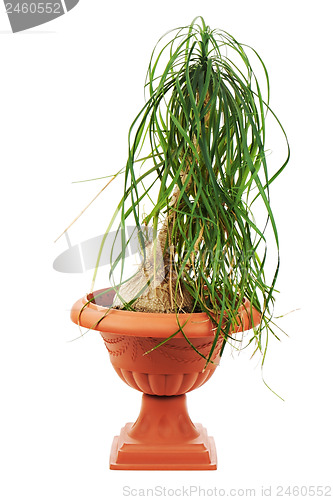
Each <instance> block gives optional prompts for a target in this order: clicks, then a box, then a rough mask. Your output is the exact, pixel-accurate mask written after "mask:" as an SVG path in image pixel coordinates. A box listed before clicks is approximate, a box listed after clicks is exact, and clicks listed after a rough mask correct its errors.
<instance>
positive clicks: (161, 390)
mask: <svg viewBox="0 0 333 500" xmlns="http://www.w3.org/2000/svg"><path fill="white" fill-rule="evenodd" d="M106 290H107V289H105V290H98V291H97V292H94V293H93V294H89V295H88V296H85V297H83V298H82V299H80V300H78V301H77V302H76V303H75V304H74V306H73V308H72V311H71V319H72V321H74V323H78V324H80V325H81V326H83V327H85V328H91V329H95V330H98V331H99V332H100V333H101V335H102V338H103V340H104V343H105V346H106V348H107V350H108V352H109V356H110V360H111V363H112V365H113V367H114V369H115V370H116V372H117V374H118V375H119V377H120V378H121V379H122V380H123V381H124V382H125V383H126V384H128V385H129V386H130V387H133V388H134V389H137V390H138V391H141V392H143V397H142V406H141V411H140V415H139V417H138V419H137V420H136V422H135V423H128V424H126V425H125V427H123V428H122V429H121V431H120V435H119V436H116V437H115V438H114V441H113V444H112V448H111V455H110V469H130V470H212V469H216V467H217V461H216V451H215V444H214V440H213V438H212V437H208V436H207V432H206V429H205V428H204V427H202V425H201V424H193V423H192V421H191V419H190V417H189V415H188V412H187V407H186V393H187V392H189V391H192V390H194V389H196V388H197V387H200V386H201V385H203V384H204V383H205V382H207V380H209V379H210V377H211V376H212V375H213V373H214V371H215V369H216V366H217V364H218V361H219V359H220V357H219V351H220V348H221V344H222V337H221V338H220V339H219V340H218V342H217V344H216V346H215V348H214V353H213V356H212V361H213V363H209V364H208V366H207V367H206V369H205V370H204V368H205V364H206V360H205V358H204V357H202V356H200V355H199V354H198V353H197V352H195V350H194V349H193V348H192V347H191V346H190V345H189V344H188V342H187V341H186V339H185V338H184V336H183V334H182V333H181V332H178V333H177V334H176V335H175V336H174V337H173V338H172V339H170V340H168V341H167V342H165V344H163V345H162V346H159V347H157V348H156V349H153V348H154V347H155V346H156V345H158V344H159V343H160V342H161V341H163V339H167V338H168V337H169V336H170V335H172V334H174V333H175V332H176V331H177V330H179V325H181V326H182V330H183V332H184V333H185V335H186V336H187V337H188V338H189V339H190V341H191V343H192V344H193V345H194V346H195V347H196V349H197V350H198V351H199V352H200V353H201V354H203V356H208V354H209V352H210V350H211V347H212V344H213V340H214V331H213V325H212V322H211V320H210V319H209V317H208V316H207V315H206V313H192V314H180V315H178V316H177V315H176V314H158V313H157V314H154V313H142V312H133V311H123V310H119V309H108V307H109V306H110V304H112V301H113V297H114V292H113V291H108V292H107V293H104V292H105V291H106ZM102 292H103V294H102V295H99V294H101V293H102ZM91 299H92V301H91V302H89V303H88V304H87V300H91ZM84 306H85V307H84ZM238 318H239V323H238V327H237V328H236V330H235V331H242V330H248V329H250V328H252V327H253V326H256V325H257V324H258V323H259V321H260V314H259V313H258V312H257V311H253V312H252V320H251V315H250V313H249V303H248V302H245V303H244V304H243V305H242V306H241V308H240V309H239V311H238Z"/></svg>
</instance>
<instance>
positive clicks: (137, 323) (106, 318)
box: [71, 288, 260, 339]
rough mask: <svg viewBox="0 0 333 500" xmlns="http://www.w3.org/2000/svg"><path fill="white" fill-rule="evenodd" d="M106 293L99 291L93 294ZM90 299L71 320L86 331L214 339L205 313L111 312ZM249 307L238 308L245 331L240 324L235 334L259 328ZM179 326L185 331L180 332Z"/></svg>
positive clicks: (257, 318) (77, 307)
mask: <svg viewBox="0 0 333 500" xmlns="http://www.w3.org/2000/svg"><path fill="white" fill-rule="evenodd" d="M103 290H107V289H106V288H105V289H103ZM103 290H97V291H96V292H93V293H98V292H101V291H103ZM88 295H90V294H87V295H85V296H84V297H82V298H80V299H79V300H77V301H76V302H75V304H74V305H73V307H72V309H71V320H72V321H73V322H74V323H76V324H78V325H80V326H82V327H84V328H88V329H92V330H97V331H99V332H104V333H115V334H121V335H128V336H133V337H154V338H165V339H167V338H168V337H170V336H171V335H173V334H175V332H177V333H176V334H175V335H173V338H184V335H183V332H184V334H185V335H186V336H187V337H189V338H203V337H214V336H215V328H214V325H213V323H212V321H211V319H210V318H209V316H208V314H207V313H205V312H199V313H179V314H176V313H148V312H147V313H146V312H139V311H126V310H122V309H112V308H108V307H104V306H100V305H97V304H93V303H92V302H88V300H89V299H88ZM249 304H250V302H249V301H248V300H247V299H246V300H245V303H244V304H243V305H242V306H241V307H240V308H239V316H240V318H241V320H242V322H243V327H242V326H241V323H240V325H239V327H238V329H234V331H233V333H236V332H241V331H246V330H249V329H251V328H252V327H255V326H257V325H258V324H259V322H260V314H259V312H258V311H256V310H255V309H253V320H254V322H253V323H254V324H253V325H250V313H249ZM255 313H256V314H255ZM180 326H181V328H182V330H180Z"/></svg>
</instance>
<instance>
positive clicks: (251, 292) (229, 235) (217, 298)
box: [71, 17, 289, 469]
mask: <svg viewBox="0 0 333 500" xmlns="http://www.w3.org/2000/svg"><path fill="white" fill-rule="evenodd" d="M249 54H251V56H252V57H253V58H254V59H255V63H256V64H257V65H258V67H259V68H260V69H261V71H262V72H263V75H264V81H265V87H266V97H264V92H263V89H262V88H261V86H260V84H259V80H258V78H257V77H256V74H255V72H254V69H253V63H252V62H250V57H249ZM145 88H146V91H147V99H146V103H145V104H144V106H143V108H142V109H141V111H140V112H139V113H138V114H137V116H136V117H135V119H134V121H133V123H132V125H131V127H130V131H129V151H128V160H127V163H126V167H125V168H124V172H123V174H124V191H123V195H122V198H121V200H120V202H119V205H118V207H117V210H116V212H115V213H114V214H113V216H112V219H111V222H110V224H109V226H108V229H107V231H106V233H105V236H104V241H105V240H106V238H107V235H108V234H109V231H110V229H111V227H114V225H115V224H116V223H117V224H118V225H117V228H118V229H117V231H118V234H119V238H120V241H121V248H120V251H119V252H116V251H115V247H114V248H113V249H112V251H111V257H110V262H111V270H110V275H109V278H110V286H109V287H107V288H105V289H103V290H99V291H97V292H91V293H90V294H88V295H87V296H85V297H83V298H82V299H80V300H79V301H77V302H76V304H75V305H74V306H73V309H72V312H71V318H72V320H73V321H74V322H76V323H78V324H79V325H81V326H83V327H87V328H89V329H95V330H98V331H100V332H101V334H102V337H103V339H104V342H105V345H106V347H107V349H108V351H109V354H110V359H111V362H112V364H113V366H114V368H115V369H116V371H117V373H118V375H119V376H120V377H121V378H122V379H123V380H124V381H125V382H126V383H127V384H128V385H130V386H131V387H134V388H136V389H138V390H140V391H142V392H143V393H144V394H143V403H142V409H141V413H140V416H139V418H138V419H137V421H136V422H135V424H127V425H126V426H125V427H124V428H123V429H122V431H121V433H120V436H117V437H116V438H115V440H114V443H113V446H112V450H111V457H110V467H111V468H115V469H117V468H120V469H214V468H216V452H215V447H214V442H213V440H212V438H209V437H208V436H207V433H206V431H205V429H204V428H203V427H202V426H200V425H194V424H193V423H192V422H191V420H190V418H189V416H188V414H187V410H186V401H185V394H186V393H187V392H189V391H190V390H193V389H195V388H196V387H199V386H201V385H202V384H203V383H204V382H206V381H207V380H208V379H209V378H210V376H211V375H212V374H213V372H214V370H215V368H216V366H217V364H218V361H219V359H220V357H221V355H222V353H223V350H224V348H225V346H226V344H227V343H228V342H232V341H233V339H234V338H235V333H237V332H239V331H245V330H251V329H252V335H251V338H250V340H249V341H248V345H253V346H254V352H259V353H261V354H262V358H263V360H264V359H265V355H266V349H267V341H268V337H269V336H270V335H275V333H274V331H273V329H272V314H273V305H274V291H275V283H276V279H277V275H278V270H279V239H278V232H277V228H276V224H275V220H274V216H273V213H272V209H271V206H270V195H269V188H270V184H271V182H272V181H274V179H276V177H277V176H278V175H279V174H280V173H281V171H282V170H283V169H284V167H285V166H286V164H287V162H288V159H289V146H288V141H287V138H286V135H285V132H284V129H283V128H282V126H281V124H280V122H279V121H278V119H277V117H276V115H275V114H274V113H273V112H272V110H271V109H270V107H269V79H268V74H267V70H266V67H265V65H264V63H263V61H262V59H261V58H260V56H259V55H258V53H257V52H256V51H254V50H253V49H251V48H250V47H248V46H245V45H242V44H240V43H238V42H237V41H236V40H235V39H234V38H233V37H232V36H231V35H229V34H228V33H226V32H224V31H220V30H212V29H211V28H209V27H208V26H207V25H206V24H205V22H204V20H203V19H202V18H201V17H199V18H196V19H194V21H193V22H192V23H191V24H190V25H189V26H187V27H185V28H181V29H177V30H175V31H173V32H170V33H168V34H167V35H166V36H165V37H163V38H162V39H161V40H160V41H159V43H158V44H157V46H156V47H155V49H154V51H153V54H152V57H151V60H150V63H149V67H148V72H147V80H146V85H145ZM267 113H269V114H270V115H271V116H273V118H274V119H276V121H277V123H278V125H279V127H280V128H281V130H282V133H283V134H284V136H285V139H286V142H287V147H288V155H287V159H286V160H285V161H284V162H283V164H282V165H281V167H280V168H279V169H278V170H277V171H276V172H274V173H273V174H272V173H270V171H269V168H268V165H267V161H266V150H265V119H266V115H267ZM257 218H258V220H257ZM259 219H260V220H259ZM117 221H118V222H117ZM129 228H131V229H129ZM134 241H136V243H137V245H138V248H139V249H140V252H141V263H140V265H139V266H138V267H137V268H136V270H135V272H134V273H132V276H129V275H128V268H127V266H126V263H125V261H126V256H127V250H128V247H129V246H130V245H133V242H134ZM269 244H270V245H271V244H273V246H274V248H275V250H276V252H277V263H276V267H275V269H274V272H273V273H272V277H271V279H270V280H267V279H266V275H265V271H266V261H267V253H268V249H269V248H271V247H269ZM102 250H103V243H102V246H101V248H100V251H99V254H98V258H97V265H96V270H95V275H94V280H95V277H96V272H97V269H98V265H99V261H100V258H101V254H102ZM94 280H93V281H94Z"/></svg>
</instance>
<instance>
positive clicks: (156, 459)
mask: <svg viewBox="0 0 333 500" xmlns="http://www.w3.org/2000/svg"><path fill="white" fill-rule="evenodd" d="M192 425H193V426H194V428H195V430H196V434H197V436H196V437H194V438H190V439H184V440H181V441H177V442H176V441H175V442H172V440H171V442H170V440H169V442H168V440H167V439H166V440H162V441H164V442H162V441H160V440H158V439H157V440H153V441H152V442H149V441H147V439H146V438H143V439H140V438H138V437H136V438H133V437H132V436H131V430H132V428H133V424H132V423H128V424H126V425H125V427H123V428H122V429H121V432H120V435H119V436H115V438H114V440H113V444H112V448H111V454H110V469H113V470H216V468H217V458H216V449H215V443H214V439H213V438H212V437H210V436H208V435H207V431H206V429H205V428H204V427H203V426H202V425H201V424H195V425H194V424H192ZM158 441H160V442H158Z"/></svg>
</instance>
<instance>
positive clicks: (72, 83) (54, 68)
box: [0, 0, 333, 500]
mask: <svg viewBox="0 0 333 500" xmlns="http://www.w3.org/2000/svg"><path fill="white" fill-rule="evenodd" d="M203 4H204V5H203ZM115 5H117V8H116V7H115ZM332 14H333V12H332V9H331V4H330V2H329V1H324V0H318V1H316V2H308V1H291V0H288V1H285V0H280V1H279V2H268V1H259V0H252V1H237V2H236V1H235V2H230V1H228V2H226V1H224V0H219V1H210V2H208V1H207V2H205V3H204V2H202V1H197V0H192V1H191V2H189V1H181V0H177V1H175V0H169V1H168V2H157V1H156V0H155V1H145V0H142V1H140V2H138V1H135V2H129V1H123V2H110V1H109V0H94V1H88V0H81V1H80V3H79V4H78V6H77V7H75V9H73V10H72V11H71V12H69V13H68V14H67V15H65V16H63V17H61V18H59V19H57V20H55V21H53V22H50V23H49V24H46V25H44V26H40V27H38V28H35V29H33V30H30V31H27V32H22V33H18V34H12V33H11V32H10V27H9V23H8V19H7V17H6V14H5V12H4V9H3V8H1V11H0V67H1V77H0V90H1V92H0V166H1V179H0V181H1V184H0V186H1V198H0V203H1V248H0V251H1V262H0V265H1V314H2V316H1V330H0V331H1V337H0V341H1V348H0V371H1V374H0V381H1V382H0V383H1V388H0V391H1V400H0V404H1V413H0V419H1V427H0V439H1V441H0V475H1V480H0V495H1V497H2V498H4V499H5V500H11V499H15V500H18V499H20V500H22V499H25V498H33V499H35V500H40V499H46V498H47V499H48V500H53V499H60V498H61V499H64V500H70V499H74V498H80V500H85V499H93V498H94V499H95V498H96V499H98V500H106V499H111V498H116V499H117V498H122V497H123V490H122V489H123V487H124V486H125V485H128V486H130V487H131V488H133V489H139V488H143V487H154V486H157V485H160V486H168V487H169V488H176V487H179V486H183V485H184V486H190V485H192V486H201V487H202V488H214V487H216V488H218V489H219V488H225V489H226V490H228V489H229V488H236V489H238V488H244V489H246V488H255V489H256V492H257V497H260V496H261V488H262V486H264V487H265V488H268V487H269V486H272V496H273V497H274V493H276V487H277V486H278V485H281V486H283V487H284V488H287V487H288V486H289V485H291V486H299V487H300V486H302V485H303V486H325V485H332V483H333V481H332V468H333V467H332V465H333V464H332V461H333V460H332V444H333V443H332V420H333V411H332V382H333V377H332V348H333V341H332V334H333V332H332V321H331V308H332V306H331V300H330V292H331V286H330V282H331V279H332V246H331V245H332V239H331V234H330V233H331V227H332V202H331V196H332V192H331V191H332V189H331V186H332V181H333V177H332V166H333V165H332V153H331V145H332V133H333V129H332V111H333V109H332V91H331V89H332V69H331V68H332V35H331V20H332ZM196 15H203V16H204V17H205V20H206V22H207V24H209V25H210V26H211V27H219V28H221V29H224V30H226V31H229V32H230V33H232V34H233V36H235V37H236V39H238V40H239V41H241V42H244V43H247V44H250V45H252V46H253V47H255V48H256V49H257V50H258V51H259V53H260V54H261V56H262V58H263V59H264V61H265V63H266V66H267V68H268V71H269V73H270V78H271V90H272V100H271V105H272V107H273V109H274V110H275V111H276V112H277V114H278V116H279V117H280V119H281V121H282V123H283V124H284V126H285V128H286V131H287V134H288V137H289V140H290V144H291V149H292V156H291V162H290V165H289V167H288V169H287V170H286V171H285V173H284V174H283V175H282V176H281V178H279V180H277V181H276V184H275V187H274V188H273V189H272V197H273V201H272V204H273V208H274V211H275V213H276V219H277V224H278V228H279V233H280V239H281V273H280V278H279V282H278V289H279V290H280V294H279V296H278V303H277V309H276V313H277V315H279V314H284V313H286V312H289V311H291V310H294V309H299V310H298V311H296V312H293V313H291V314H289V315H287V316H285V317H284V318H283V319H281V320H280V323H279V325H280V326H281V327H282V328H283V329H284V330H285V331H286V332H287V333H288V334H289V337H285V336H282V342H281V343H279V342H277V341H276V342H274V341H272V342H271V343H270V352H269V355H268V357H267V362H266V365H265V366H266V368H265V372H264V375H265V379H266V380H267V382H268V383H269V384H270V385H271V387H272V388H273V389H274V390H276V391H277V392H278V393H279V394H280V395H281V396H283V397H284V399H285V402H282V401H281V400H280V399H278V398H277V397H276V396H274V395H273V394H272V393H271V392H270V391H269V390H268V389H267V388H266V387H265V386H264V384H263V382H262V381H261V371H260V366H258V360H252V361H250V360H249V357H250V351H244V352H243V353H242V354H241V356H234V357H232V356H231V355H230V353H229V352H227V353H226V354H225V355H224V358H223V359H222V362H221V366H220V367H219V369H218V370H217V373H216V374H215V375H214V377H213V378H212V379H211V381H210V382H209V383H208V384H207V385H206V386H205V387H204V388H202V389H199V390H197V391H194V392H193V393H191V394H189V395H188V406H189V411H190V415H191V417H192V419H193V420H194V421H195V422H202V423H203V424H204V425H205V426H206V427H207V428H208V431H209V434H210V435H213V436H214V437H215V441H216V445H217V450H218V459H219V468H218V470H217V471H216V472H200V473H199V472H130V473H128V472H125V471H109V470H108V458H109V449H110V446H111V442H112V438H113V435H114V434H117V433H118V432H119V430H120V428H121V427H122V425H123V424H124V423H125V422H127V421H133V419H135V418H136V416H137V414H138V411H139V407H140V399H141V396H140V394H139V393H136V391H134V390H133V389H130V388H129V387H127V386H125V384H123V383H122V382H121V380H120V379H118V378H117V375H116V374H115V373H114V372H113V370H112V367H111V365H110V363H109V360H108V356H107V353H106V350H105V348H104V345H103V343H102V341H101V339H100V338H99V336H98V334H97V333H89V334H87V335H85V336H84V337H83V338H82V339H79V340H76V341H73V342H69V341H70V340H72V339H74V338H75V337H77V335H78V330H77V327H76V326H75V325H73V324H72V323H71V322H70V320H69V309H70V307H71V305H72V303H73V302H74V301H75V300H76V299H77V298H79V297H80V296H82V295H84V293H86V291H87V290H88V289H89V287H90V281H91V273H90V272H88V273H85V274H81V275H71V274H61V273H56V272H55V271H54V270H53V268H52V263H53V260H54V259H55V257H56V256H57V255H58V254H59V253H61V252H62V251H63V250H65V249H66V247H67V243H66V240H65V238H61V239H60V240H59V241H58V242H57V243H56V244H55V243H54V240H55V238H56V237H57V236H58V234H60V233H61V232H62V230H63V229H65V227H66V226H67V225H68V224H69V223H70V222H71V220H72V219H74V217H75V216H76V215H77V214H78V213H79V212H80V211H81V210H82V209H83V208H84V206H85V205H86V204H87V203H88V202H89V201H90V199H91V198H92V197H93V196H94V195H95V194H96V192H97V191H98V190H99V189H100V188H101V187H102V186H103V182H104V181H95V182H89V183H84V184H72V181H77V180H83V179H89V178H92V177H101V176H106V175H110V174H111V173H113V172H115V171H117V170H118V169H119V168H120V167H121V166H122V165H123V164H124V161H125V159H126V148H127V129H128V126H129V124H130V122H131V120H132V119H133V117H134V115H135V114H136V112H137V111H138V109H139V108H140V107H141V105H142V104H143V83H144V77H145V71H146V67H147V64H148V60H149V57H150V53H151V50H152V48H153V46H154V44H155V42H156V41H157V39H158V38H159V37H160V36H161V35H162V34H164V33H165V32H166V31H167V30H169V29H171V28H175V27H178V26H180V25H184V24H188V23H189V22H191V20H192V19H193V18H194V17H195V16H196ZM283 154H284V150H283V148H282V146H281V151H280V150H279V145H278V144H277V145H276V146H275V148H274V151H273V154H272V155H271V157H272V161H273V162H274V161H275V160H274V158H275V157H278V156H279V155H280V157H281V155H282V156H283ZM274 155H275V156H274ZM118 194H119V186H118V188H113V187H110V188H109V189H108V190H107V191H106V192H104V193H103V195H101V197H100V199H99V201H97V202H96V203H95V204H94V206H93V207H92V208H91V210H90V211H89V212H88V213H87V214H85V215H84V216H83V217H82V218H81V219H80V220H79V221H78V222H77V223H76V225H75V226H74V227H73V228H72V230H71V231H70V232H69V234H70V238H71V242H72V244H76V243H78V242H80V241H82V240H84V239H88V238H90V237H92V236H95V235H97V234H100V233H102V232H103V230H104V229H105V227H106V225H107V223H108V221H109V217H110V215H111V213H112V208H113V207H114V205H115V202H116V200H117V196H118ZM103 279H104V280H105V282H106V280H107V270H106V271H105V276H104V277H103V276H102V277H101V283H100V284H101V285H102V286H103V284H104V282H103ZM331 495H333V489H332V490H331ZM244 496H245V494H244ZM192 498H196V497H195V496H194V495H193V496H192Z"/></svg>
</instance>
